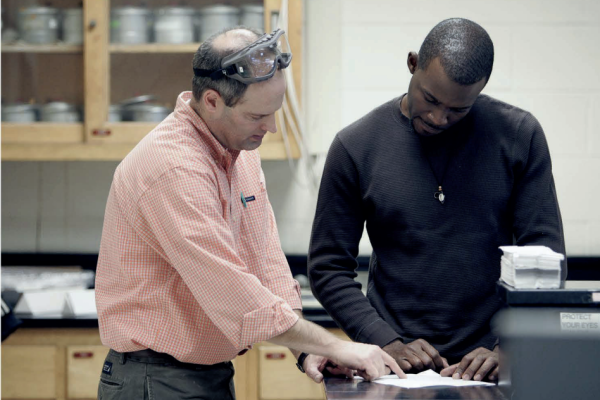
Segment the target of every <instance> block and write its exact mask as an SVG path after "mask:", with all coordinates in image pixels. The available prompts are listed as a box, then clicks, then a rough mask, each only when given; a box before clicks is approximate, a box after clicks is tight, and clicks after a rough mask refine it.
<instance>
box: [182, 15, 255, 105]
mask: <svg viewBox="0 0 600 400" xmlns="http://www.w3.org/2000/svg"><path fill="white" fill-rule="evenodd" d="M237 29H243V30H246V31H249V32H252V33H253V34H254V35H255V36H254V37H252V36H250V37H248V36H240V37H239V38H237V39H236V40H234V45H233V46H231V47H227V48H224V49H215V48H214V41H215V39H216V38H217V37H219V36H221V35H223V34H225V33H227V32H229V31H233V30H237ZM261 35H262V32H260V31H258V30H256V29H253V28H248V27H245V26H235V27H232V28H227V29H223V30H221V31H219V32H217V33H215V34H213V35H212V36H210V37H209V38H208V39H206V40H205V41H204V42H203V43H202V44H201V45H200V47H199V48H198V50H197V51H196V54H194V59H193V61H192V67H193V68H198V69H208V70H215V69H219V68H221V60H222V59H223V58H224V57H227V56H228V55H230V54H233V53H235V52H236V51H238V50H241V49H243V48H244V47H246V46H248V45H249V44H251V43H253V42H254V41H256V39H258V38H259V37H260V36H261ZM247 88H248V85H246V84H244V83H242V82H239V81H236V80H235V79H228V78H224V79H218V80H213V79H211V78H208V77H207V78H203V77H199V76H194V77H193V78H192V93H193V95H194V99H195V100H196V101H199V100H200V98H201V97H202V94H203V93H204V91H206V90H207V89H212V90H215V91H217V92H218V93H219V94H220V95H221V97H222V98H223V101H224V102H225V105H226V106H227V107H233V106H235V105H236V104H237V103H238V102H239V101H240V100H241V99H242V97H243V96H244V93H246V89H247Z"/></svg>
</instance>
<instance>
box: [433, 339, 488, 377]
mask: <svg viewBox="0 0 600 400" xmlns="http://www.w3.org/2000/svg"><path fill="white" fill-rule="evenodd" d="M440 375H442V376H452V378H454V379H463V380H465V381H468V380H469V379H473V380H474V381H481V380H484V379H485V380H487V381H490V382H496V381H497V380H498V347H497V346H496V348H495V349H494V351H491V350H489V349H486V348H484V347H479V348H477V349H475V350H473V351H472V352H470V353H469V354H467V355H466V356H464V357H463V359H462V360H461V362H460V363H458V364H454V365H451V366H449V367H448V368H445V369H443V370H442V372H440Z"/></svg>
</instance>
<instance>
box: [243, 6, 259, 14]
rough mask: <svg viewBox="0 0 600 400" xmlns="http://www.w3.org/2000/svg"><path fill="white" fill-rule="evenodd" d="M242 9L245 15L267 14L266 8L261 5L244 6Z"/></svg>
mask: <svg viewBox="0 0 600 400" xmlns="http://www.w3.org/2000/svg"><path fill="white" fill-rule="evenodd" d="M240 8H241V9H242V12H245V13H261V14H262V13H264V12H265V8H264V7H263V6H261V5H260V4H244V5H243V6H240Z"/></svg>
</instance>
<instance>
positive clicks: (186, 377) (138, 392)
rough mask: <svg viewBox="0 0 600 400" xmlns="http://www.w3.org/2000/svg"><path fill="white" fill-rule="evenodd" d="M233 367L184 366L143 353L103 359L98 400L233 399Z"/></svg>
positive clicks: (112, 354) (116, 354) (163, 356)
mask: <svg viewBox="0 0 600 400" xmlns="http://www.w3.org/2000/svg"><path fill="white" fill-rule="evenodd" d="M233 373H234V371H233V364H232V363H231V362H223V363H219V364H215V365H198V364H187V363H182V362H180V361H177V360H176V359H174V358H173V357H171V356H169V355H167V354H161V353H156V352H153V351H151V350H142V351H138V352H133V353H119V352H116V351H114V350H110V351H109V353H108V355H107V356H106V360H105V362H104V366H103V369H102V372H101V374H100V383H99V385H98V399H100V400H117V399H119V400H136V399H140V400H141V399H144V400H163V399H165V400H171V399H173V400H178V399H198V400H200V399H202V400H204V399H210V400H213V399H214V400H221V399H223V400H235V390H234V387H233Z"/></svg>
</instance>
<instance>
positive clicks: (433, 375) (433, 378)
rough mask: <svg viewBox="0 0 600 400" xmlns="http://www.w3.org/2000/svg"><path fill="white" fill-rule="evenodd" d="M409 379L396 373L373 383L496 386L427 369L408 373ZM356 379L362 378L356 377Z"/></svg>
mask: <svg viewBox="0 0 600 400" xmlns="http://www.w3.org/2000/svg"><path fill="white" fill-rule="evenodd" d="M406 376H407V379H400V378H398V377H397V376H396V375H385V376H382V377H381V378H378V379H375V380H374V381H373V383H381V384H383V385H392V386H398V387H402V388H407V389H412V388H423V387H431V386H494V385H495V384H494V383H490V382H480V381H471V380H469V381H463V380H462V379H452V378H451V377H449V376H448V377H442V376H441V375H440V374H438V373H437V372H435V371H432V370H427V371H424V372H421V373H419V374H406ZM354 379H362V378H360V377H355V378H354Z"/></svg>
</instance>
